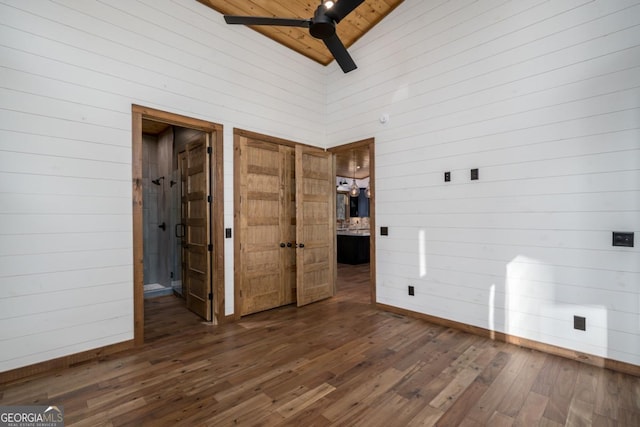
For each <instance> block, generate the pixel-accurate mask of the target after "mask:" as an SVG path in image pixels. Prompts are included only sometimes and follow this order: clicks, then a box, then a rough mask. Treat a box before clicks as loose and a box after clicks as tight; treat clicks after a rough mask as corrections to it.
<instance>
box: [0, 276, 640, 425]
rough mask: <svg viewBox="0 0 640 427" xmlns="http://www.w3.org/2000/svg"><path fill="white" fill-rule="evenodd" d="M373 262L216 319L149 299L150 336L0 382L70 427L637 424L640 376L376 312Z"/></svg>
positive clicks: (6, 394)
mask: <svg viewBox="0 0 640 427" xmlns="http://www.w3.org/2000/svg"><path fill="white" fill-rule="evenodd" d="M367 280H368V272H367V266H347V265H339V291H338V295H337V296H336V297H334V298H332V299H330V300H326V301H322V302H319V303H315V304H312V305H309V306H306V307H302V308H296V307H295V306H286V307H282V308H279V309H275V310H270V311H267V312H263V313H258V314H254V315H251V316H247V317H245V318H243V319H242V321H240V322H238V323H234V324H229V325H223V326H209V325H207V324H204V323H202V322H201V321H200V320H199V318H197V317H196V316H195V315H193V314H192V313H190V312H189V311H187V310H186V309H185V308H184V306H183V304H182V302H181V300H180V299H178V298H175V297H172V296H166V297H159V298H155V299H152V300H146V301H145V331H146V343H145V345H144V346H142V347H140V348H138V349H135V350H131V351H127V352H123V353H120V354H117V355H113V356H109V357H107V358H105V360H102V361H100V362H92V363H85V364H82V365H79V366H74V367H72V368H69V369H66V370H63V371H60V372H56V373H51V374H48V375H43V376H40V377H37V378H32V379H27V380H22V381H19V382H16V383H13V384H8V385H7V384H5V385H2V386H0V405H27V404H41V405H45V404H52V405H62V406H64V413H65V425H67V426H103V425H104V426H110V425H113V426H120V425H131V426H140V425H153V426H165V425H166V426H182V425H185V426H197V425H210V426H231V425H247V426H254V425H255V426H272V425H278V426H280V425H282V426H329V425H339V426H357V425H361V426H414V425H415V426H417V425H420V426H423V425H441V426H458V425H460V426H483V425H490V426H503V425H504V426H509V425H521V426H533V425H539V426H561V425H566V426H589V425H593V426H638V425H640V378H637V377H632V376H628V375H624V374H621V373H616V372H613V371H610V370H606V369H600V368H596V367H593V366H590V365H586V364H581V363H578V362H575V361H572V360H568V359H562V358H559V357H556V356H551V355H547V354H544V353H540V352H536V351H531V350H527V349H522V348H519V347H516V346H513V345H509V344H503V343H498V342H493V341H490V340H488V339H485V338H481V337H478V336H474V335H470V334H467V333H464V332H461V331H458V330H453V329H447V328H444V327H441V326H435V325H431V324H428V323H426V322H424V321H422V320H418V319H412V318H407V317H403V316H399V315H396V314H391V313H387V312H383V311H379V310H377V309H375V308H373V307H372V306H371V305H370V304H369V295H368V283H367Z"/></svg>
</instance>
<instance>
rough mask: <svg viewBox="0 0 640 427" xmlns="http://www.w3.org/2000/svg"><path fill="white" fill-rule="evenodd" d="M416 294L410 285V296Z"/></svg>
mask: <svg viewBox="0 0 640 427" xmlns="http://www.w3.org/2000/svg"><path fill="white" fill-rule="evenodd" d="M415 294H416V292H415V289H414V287H413V286H412V285H409V295H411V296H414V295H415Z"/></svg>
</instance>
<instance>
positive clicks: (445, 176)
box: [444, 172, 451, 182]
mask: <svg viewBox="0 0 640 427" xmlns="http://www.w3.org/2000/svg"><path fill="white" fill-rule="evenodd" d="M449 181H451V172H445V173H444V182H449Z"/></svg>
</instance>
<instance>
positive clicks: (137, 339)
mask: <svg viewBox="0 0 640 427" xmlns="http://www.w3.org/2000/svg"><path fill="white" fill-rule="evenodd" d="M131 113H132V114H131V118H132V123H131V132H132V144H131V172H132V192H131V197H132V210H133V212H132V216H133V339H134V344H135V345H142V344H143V343H144V277H143V273H144V249H143V215H142V208H143V206H142V190H143V187H142V183H143V180H142V120H143V119H144V120H151V121H155V122H160V123H166V124H169V125H174V126H179V127H184V128H188V129H196V130H201V131H203V132H206V133H208V134H209V136H210V140H211V147H212V149H213V153H212V155H213V159H212V162H211V172H210V173H211V177H210V179H211V181H210V182H211V195H212V198H213V200H214V203H213V204H212V205H211V243H212V244H213V259H212V266H213V268H212V271H211V280H212V281H213V286H212V288H213V289H212V290H213V313H212V319H213V323H214V324H215V323H220V322H224V320H225V316H224V199H223V196H224V193H223V191H224V187H223V185H224V174H223V169H222V168H223V141H222V125H220V124H217V123H212V122H208V121H205V120H200V119H194V118H191V117H186V116H182V115H179V114H174V113H169V112H166V111H161V110H156V109H153V108H148V107H143V106H140V105H136V104H132V106H131Z"/></svg>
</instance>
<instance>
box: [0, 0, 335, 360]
mask: <svg viewBox="0 0 640 427" xmlns="http://www.w3.org/2000/svg"><path fill="white" fill-rule="evenodd" d="M326 73H327V71H326V69H325V68H324V67H322V66H320V65H318V64H316V63H313V62H312V61H310V60H308V59H306V58H304V57H302V56H300V55H298V54H296V53H294V52H292V51H290V50H287V49H285V48H284V47H282V46H280V45H278V44H276V43H274V42H272V41H270V40H268V39H266V38H265V37H262V36H260V35H259V34H257V33H255V32H253V31H251V30H249V29H247V28H244V27H230V26H227V25H226V24H224V21H223V19H222V17H221V16H220V15H219V14H217V13H215V12H213V11H212V10H210V9H208V8H206V7H204V6H203V5H201V4H199V3H197V2H196V1H194V0H174V1H170V0H109V1H98V0H83V1H77V0H56V1H44V0H29V1H24V0H0V371H6V370H9V369H13V368H17V367H21V366H26V365H29V364H32V363H37V362H40V361H44V360H48V359H52V358H56V357H60V356H64V355H68V354H73V353H77V352H81V351H84V350H89V349H92V348H96V347H101V346H105V345H109V344H113V343H117V342H121V341H126V340H129V339H132V338H133V297H132V295H133V293H132V290H133V286H132V274H133V273H132V241H131V231H132V225H131V104H134V103H135V104H141V105H145V106H148V107H152V108H157V109H161V110H166V111H170V112H174V113H177V114H183V115H187V116H191V117H196V118H201V119H205V120H209V121H212V122H216V123H220V124H222V125H223V126H224V140H225V162H224V167H225V222H226V224H227V226H231V225H232V224H233V203H232V201H233V192H232V188H233V175H232V173H233V170H232V165H233V163H232V162H233V155H232V144H233V137H232V135H233V134H232V132H233V127H241V128H244V129H249V130H253V131H257V132H263V133H267V134H270V135H274V136H279V137H283V138H288V139H293V140H296V141H300V142H304V143H307V144H312V145H323V144H324V124H323V119H324V114H325V88H324V85H323V82H324V79H325V76H326ZM225 244H226V245H227V246H226V277H227V283H226V290H227V302H228V306H227V312H228V313H229V312H230V311H232V308H233V283H232V279H233V244H232V240H231V239H228V240H226V241H225Z"/></svg>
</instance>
